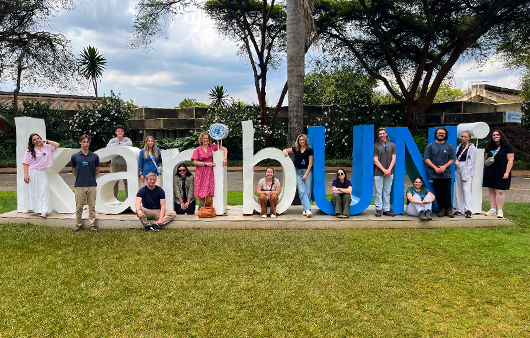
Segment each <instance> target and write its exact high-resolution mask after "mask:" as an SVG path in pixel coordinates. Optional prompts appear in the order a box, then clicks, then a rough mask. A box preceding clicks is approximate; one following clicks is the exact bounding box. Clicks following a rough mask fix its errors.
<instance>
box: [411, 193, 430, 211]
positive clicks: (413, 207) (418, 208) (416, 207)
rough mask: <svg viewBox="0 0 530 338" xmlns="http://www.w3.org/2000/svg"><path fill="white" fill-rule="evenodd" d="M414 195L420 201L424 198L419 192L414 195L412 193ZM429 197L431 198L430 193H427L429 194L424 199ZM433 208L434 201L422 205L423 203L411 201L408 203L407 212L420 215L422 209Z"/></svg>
mask: <svg viewBox="0 0 530 338" xmlns="http://www.w3.org/2000/svg"><path fill="white" fill-rule="evenodd" d="M412 197H414V199H416V200H418V201H420V200H422V199H421V197H420V195H418V194H414V195H412ZM427 198H430V194H427V196H425V198H424V199H423V201H425V200H426V199H427ZM431 209H432V202H430V203H428V204H425V205H421V204H418V203H412V202H410V203H409V204H408V205H407V214H408V215H409V216H418V215H419V214H420V211H427V210H431Z"/></svg>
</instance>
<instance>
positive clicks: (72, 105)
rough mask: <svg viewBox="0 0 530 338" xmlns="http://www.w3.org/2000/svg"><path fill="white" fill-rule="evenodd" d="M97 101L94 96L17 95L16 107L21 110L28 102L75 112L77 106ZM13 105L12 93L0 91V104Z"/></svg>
mask: <svg viewBox="0 0 530 338" xmlns="http://www.w3.org/2000/svg"><path fill="white" fill-rule="evenodd" d="M98 100H99V98H97V97H95V96H80V95H66V94H48V93H19V94H18V107H19V108H23V105H22V103H23V102H24V101H28V102H49V103H50V105H51V106H52V107H53V108H56V109H58V110H75V109H76V108H77V106H78V105H80V106H81V107H85V106H87V105H91V104H92V103H95V102H97V101H98ZM12 103H13V92H3V91H0V104H4V105H11V104H12Z"/></svg>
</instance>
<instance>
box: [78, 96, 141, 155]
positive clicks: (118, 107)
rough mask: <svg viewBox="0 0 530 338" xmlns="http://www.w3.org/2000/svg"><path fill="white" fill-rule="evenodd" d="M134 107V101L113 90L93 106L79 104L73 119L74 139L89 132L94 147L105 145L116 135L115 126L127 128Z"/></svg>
mask: <svg viewBox="0 0 530 338" xmlns="http://www.w3.org/2000/svg"><path fill="white" fill-rule="evenodd" d="M134 108H135V105H134V104H133V102H132V101H124V100H122V99H121V98H120V96H119V94H118V95H116V94H114V92H113V91H111V92H110V96H104V97H103V98H102V99H101V100H100V101H99V102H97V103H94V104H92V107H80V106H78V107H77V110H76V113H75V114H74V116H73V117H72V121H71V130H72V131H73V132H74V141H76V140H77V139H78V138H79V137H80V136H81V135H83V134H87V135H88V136H90V137H91V139H92V142H91V147H92V148H93V149H99V148H103V147H105V146H106V145H107V143H108V141H109V140H110V139H111V138H112V137H114V131H115V129H114V127H115V126H117V125H122V126H124V127H125V128H127V126H128V124H129V119H130V118H131V114H132V111H133V109H134Z"/></svg>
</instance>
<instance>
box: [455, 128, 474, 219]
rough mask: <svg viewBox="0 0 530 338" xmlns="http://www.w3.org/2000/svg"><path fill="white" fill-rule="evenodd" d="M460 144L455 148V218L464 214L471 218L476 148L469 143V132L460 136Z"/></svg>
mask: <svg viewBox="0 0 530 338" xmlns="http://www.w3.org/2000/svg"><path fill="white" fill-rule="evenodd" d="M460 137H461V139H462V143H460V145H459V146H458V147H457V148H456V162H455V200H454V206H453V207H454V210H455V216H456V215H462V214H465V216H466V218H471V215H472V214H473V209H472V208H471V185H472V184H471V183H472V181H473V174H474V173H475V159H476V157H477V148H476V147H475V146H474V145H473V144H472V143H471V132H470V131H464V132H462V135H461V136H460Z"/></svg>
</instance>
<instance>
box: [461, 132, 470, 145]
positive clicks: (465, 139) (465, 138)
mask: <svg viewBox="0 0 530 338" xmlns="http://www.w3.org/2000/svg"><path fill="white" fill-rule="evenodd" d="M460 139H461V140H462V143H464V144H468V143H469V141H470V140H471V138H470V137H469V135H468V133H462V135H461V136H460Z"/></svg>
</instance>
